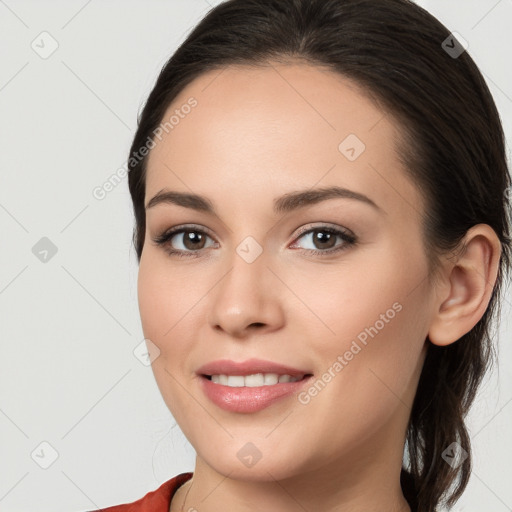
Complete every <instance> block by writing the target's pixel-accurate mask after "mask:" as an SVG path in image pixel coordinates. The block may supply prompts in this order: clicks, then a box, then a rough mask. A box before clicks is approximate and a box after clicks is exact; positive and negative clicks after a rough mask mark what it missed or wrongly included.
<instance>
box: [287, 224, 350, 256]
mask: <svg viewBox="0 0 512 512" xmlns="http://www.w3.org/2000/svg"><path fill="white" fill-rule="evenodd" d="M301 238H305V239H309V242H310V244H311V245H312V246H313V248H310V249H308V248H306V249H305V250H304V252H307V253H308V254H313V255H322V256H323V255H330V254H333V253H335V252H338V251H342V250H345V249H348V248H349V247H350V246H353V245H355V244H356V242H357V238H356V236H355V235H354V234H353V233H351V232H349V231H347V230H341V229H338V228H333V227H329V226H317V227H315V228H310V229H307V231H303V232H302V233H301V235H300V236H299V238H298V239H297V240H300V239H301ZM337 239H339V240H341V241H342V242H341V243H340V244H338V245H336V240H337ZM295 246H296V242H295V243H294V244H293V245H292V246H291V247H295Z"/></svg>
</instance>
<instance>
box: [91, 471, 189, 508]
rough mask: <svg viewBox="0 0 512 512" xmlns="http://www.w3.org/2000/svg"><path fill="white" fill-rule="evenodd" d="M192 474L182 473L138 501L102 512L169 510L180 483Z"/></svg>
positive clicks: (115, 506)
mask: <svg viewBox="0 0 512 512" xmlns="http://www.w3.org/2000/svg"><path fill="white" fill-rule="evenodd" d="M192 474H193V473H180V474H179V475H177V476H175V477H174V478H171V479H170V480H167V482H164V483H163V484H162V485H161V486H160V487H158V489H155V490H154V491H150V492H148V493H147V494H146V495H145V496H144V497H142V498H140V499H139V500H137V501H133V502H131V503H124V504H121V505H114V506H112V507H108V508H102V509H100V512H169V506H170V504H171V499H172V497H173V496H174V493H175V492H176V491H177V490H178V487H179V486H180V485H182V484H184V483H185V482H186V481H187V480H190V479H191V478H192Z"/></svg>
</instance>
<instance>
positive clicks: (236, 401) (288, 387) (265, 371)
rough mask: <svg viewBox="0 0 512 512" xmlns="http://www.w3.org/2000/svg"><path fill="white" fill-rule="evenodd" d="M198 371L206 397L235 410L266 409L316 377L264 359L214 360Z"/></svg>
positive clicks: (243, 411)
mask: <svg viewBox="0 0 512 512" xmlns="http://www.w3.org/2000/svg"><path fill="white" fill-rule="evenodd" d="M197 374H198V376H199V377H200V382H201V388H202V390H203V392H204V394H205V396H206V397H207V398H208V399H209V400H210V401H211V402H213V403H214V404H215V405H217V406H218V407H220V408H221V409H224V410H226V411H230V412H235V413H254V412H257V411H260V410H262V409H265V408H266V407H268V406H270V405H272V404H274V403H275V402H277V401H282V400H283V399H285V398H286V397H290V396H291V395H293V394H294V393H297V392H299V391H300V390H301V389H302V388H303V387H304V386H305V385H306V383H307V382H308V381H310V379H311V378H312V377H313V373H311V372H308V371H306V370H303V369H302V370H301V369H298V368H292V367H290V366H286V365H281V364H278V363H274V362H272V361H264V360H261V359H250V360H248V361H245V362H235V361H229V360H219V361H214V362H212V363H208V364H206V365H204V366H202V367H201V368H199V370H198V371H197ZM292 404H293V402H290V405H292Z"/></svg>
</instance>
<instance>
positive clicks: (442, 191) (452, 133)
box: [128, 0, 511, 512]
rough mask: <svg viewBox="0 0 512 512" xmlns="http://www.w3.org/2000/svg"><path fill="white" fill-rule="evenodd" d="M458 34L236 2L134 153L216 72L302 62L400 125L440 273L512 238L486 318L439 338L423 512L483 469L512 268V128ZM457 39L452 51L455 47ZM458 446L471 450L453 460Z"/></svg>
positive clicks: (420, 468)
mask: <svg viewBox="0 0 512 512" xmlns="http://www.w3.org/2000/svg"><path fill="white" fill-rule="evenodd" d="M449 37H450V31H449V30H448V29H447V28H446V27H445V26H444V25H442V24H441V23H440V22H439V21H438V20H437V19H435V18H434V17H433V16H432V15H430V14H429V13H428V12H427V11H425V10H424V9H422V8H420V7H419V6H417V5H416V4H414V3H412V2H410V1H409V0H228V1H226V2H224V3H221V4H220V5H218V6H217V7H215V8H213V9H212V10H211V11H210V12H209V13H208V14H207V15H206V16H205V17H204V19H203V20H202V21H201V22H200V23H199V24H198V25H197V26H196V27H195V28H194V29H193V30H192V32H191V33H190V34H189V35H188V37H187V38H186V40H185V41H184V42H183V43H182V44H181V45H180V47H179V48H178V50H177V51H176V52H175V53H174V55H172V57H171V58H170V59H169V60H168V62H167V63H166V64H165V66H164V67H163V69H162V71H161V72H160V75H159V77H158V79H157V82H156V84H155V86H154V88H153V90H152V91H151V93H150V95H149V97H148V100H147V102H146V104H145V105H144V108H143V110H142V112H141V114H140V115H139V119H138V129H137V132H136V134H135V137H134V139H133V144H132V146H131V149H130V157H132V156H133V155H135V154H138V150H139V149H140V148H141V147H143V146H144V145H145V143H146V140H147V139H148V137H150V138H151V137H152V136H154V133H153V132H154V131H155V130H156V129H157V127H158V126H159V124H160V123H161V122H162V120H163V117H164V114H165V112H166V110H167V109H168V107H169V106H170V104H171V102H172V101H173V99H174V98H175V97H176V96H177V94H178V93H179V92H180V91H182V90H183V89H184V88H185V87H186V86H187V84H189V83H190V82H192V81H193V80H194V79H195V78H197V77H199V76H200V75H201V74H203V73H204V72H206V71H209V70H214V69H218V70H221V69H222V68H223V67H226V66H230V65H249V66H258V65H265V64H267V63H268V62H271V61H283V62H287V61H289V60H291V59H295V60H302V61H304V62H307V63H309V64H313V65H319V66H327V67H328V68H330V69H332V70H333V71H335V72H337V73H340V74H341V75H343V76H345V77H347V78H349V79H352V80H353V81H354V82H356V83H357V84H359V85H360V86H361V87H362V90H363V91H366V92H368V94H369V95H371V96H372V97H373V98H375V99H376V100H377V101H378V103H379V104H380V105H381V106H382V108H383V110H384V111H385V112H387V113H388V114H389V115H390V116H393V117H394V118H395V119H397V121H398V123H399V126H400V127H401V129H402V131H403V133H404V137H403V140H402V141H401V144H400V148H399V150H398V154H399V155H400V158H401V159H402V161H403V162H404V164H405V167H406V169H407V173H408V174H409V176H410V177H411V178H412V179H413V180H414V183H416V184H417V186H418V188H419V189H420V190H422V192H423V194H424V197H425V199H426V202H427V208H426V212H425V215H424V219H423V228H424V241H425V247H426V249H427V254H428V258H429V263H430V264H431V266H430V269H431V271H432V273H431V275H430V276H429V277H433V276H435V273H436V270H437V269H438V263H439V256H440V255H441V254H449V253H451V252H452V251H456V250H459V249H460V248H461V247H460V243H461V240H462V238H463V237H464V235H465V234H466V232H467V231H468V229H469V228H471V227H472V226H474V225H476V224H479V223H484V224H488V225H490V226H491V227H492V228H493V229H494V231H495V232H496V234H497V236H498V237H499V239H500V241H501V244H502V249H503V251H502V256H501V260H500V266H499V272H498V277H497V282H496V284H495V287H494V290H493V293H492V297H491V300H490V303H489V306H488V308H487V310H486V312H485V314H484V315H483V317H482V319H481V320H480V321H479V322H478V323H477V324H476V325H475V327H474V328H473V329H472V330H471V331H470V332H469V333H467V334H466V335H464V336H463V337H462V338H460V339H459V340H457V341H456V342H455V343H452V344H450V345H448V346H446V347H439V346H435V345H433V344H432V343H429V346H428V352H427V357H426V360H425V363H424V367H423V370H422V374H421V377H420V381H419V385H418V389H417V393H416V397H415V401H414V404H413V408H412V411H411V416H410V420H409V425H408V430H407V439H406V441H407V442H406V450H405V455H407V457H406V458H407V461H406V463H405V466H406V467H404V469H403V471H402V486H403V490H404V495H405V496H406V498H407V499H408V501H409V503H410V504H411V506H412V507H413V510H416V509H417V510H418V511H420V512H432V511H434V510H436V508H437V507H438V506H439V505H440V504H441V503H446V504H447V505H448V506H451V505H453V504H454V503H455V502H456V501H457V499H458V498H459V497H460V495H461V494H462V492H463V491H464V489H465V487H466V485H467V483H468V480H469V477H470V473H471V447H470V439H469V436H468V432H467V429H466V427H465V424H464V418H465V416H466V414H467V412H468V410H469V407H470V406H471V404H472V402H473V400H474V397H475V394H476V391H477V389H478V387H479V384H480V382H481V380H482V377H483V375H484V374H485V372H486V370H487V369H488V367H489V366H490V363H491V362H492V359H493V356H494V355H495V354H494V352H493V343H492V339H493V336H494V333H493V332H492V331H491V327H492V325H493V319H494V315H497V314H498V313H501V308H500V306H501V303H500V300H499V299H500V294H501V291H502V287H503V286H504V279H505V276H507V275H508V272H509V270H510V263H511V253H510V251H511V246H510V241H511V240H510V222H511V219H510V202H509V194H508V193H507V191H510V175H509V172H508V167H507V161H506V155H505V147H504V146H505V144H504V134H503V129H502V126H501V122H500V118H499V115H498V112H497V110H496V106H495V104H494V101H493V99H492V96H491V94H490V92H489V89H488V87H487V85H486V84H485V81H484V79H483V77H482V75H481V73H480V72H479V70H478V68H477V66H476V65H475V63H474V61H473V60H472V59H471V57H470V55H469V54H468V52H467V51H463V52H462V53H461V54H460V55H458V56H456V55H454V54H453V53H452V54H450V51H449V49H450V48H455V50H457V49H460V50H462V48H460V47H459V45H458V44H457V42H456V41H454V40H453V39H448V41H449V43H448V47H447V46H446V43H445V45H443V41H445V40H447V38H449ZM443 46H444V47H443ZM146 162H147V158H146V157H145V158H142V159H136V158H130V159H129V165H128V168H129V171H130V172H129V188H130V193H131V197H132V201H133V208H134V214H135V222H136V225H135V229H134V234H133V242H134V246H135V249H136V253H137V257H138V260H139V261H140V257H141V254H142V250H143V246H144V237H145V229H146V226H145V223H146V217H145V209H144V196H145V181H146V180H145V177H146ZM452 442H458V443H459V444H460V445H461V446H462V447H463V449H465V450H466V452H467V453H468V457H467V458H466V459H465V460H464V462H463V463H462V464H461V465H460V466H458V467H452V466H451V465H449V464H447V463H446V462H445V460H444V459H443V458H442V453H443V450H445V449H446V448H447V447H448V446H449V445H450V444H451V443H452Z"/></svg>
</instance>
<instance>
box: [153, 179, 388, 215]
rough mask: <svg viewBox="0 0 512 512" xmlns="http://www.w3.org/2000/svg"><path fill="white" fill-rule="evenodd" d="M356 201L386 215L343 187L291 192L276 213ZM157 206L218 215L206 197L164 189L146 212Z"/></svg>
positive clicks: (277, 202) (276, 202) (280, 201)
mask: <svg viewBox="0 0 512 512" xmlns="http://www.w3.org/2000/svg"><path fill="white" fill-rule="evenodd" d="M335 198H336V199H355V200H357V201H360V202H362V203H364V204H367V205H369V206H371V207H372V208H374V209H376V210H378V211H380V212H382V213H384V211H383V210H382V208H381V207H380V206H378V205H377V204H376V203H375V202H374V201H372V200H371V199H370V198H369V197H367V196H365V195H364V194H361V193H359V192H354V191H353V190H349V189H346V188H342V187H336V186H334V187H324V188H317V189H307V190H298V191H295V192H289V193H287V194H284V195H283V196H281V197H278V198H276V199H274V212H275V213H276V214H281V213H288V212H291V211H294V210H298V209H300V208H305V207H307V206H311V205H314V204H317V203H320V202H322V201H326V200H327V199H335ZM157 204H175V205H178V206H182V207H184V208H190V209H193V210H198V211H201V212H206V213H211V214H214V215H217V212H216V211H215V207H214V205H213V204H212V202H211V201H210V200H209V199H208V198H207V197H204V196H201V195H198V194H191V193H188V192H176V191H173V190H166V189H162V190H161V191H160V192H158V193H157V194H156V195H155V196H154V197H152V198H151V199H150V200H149V202H148V204H147V205H146V210H149V209H150V208H153V207H154V206H156V205H157Z"/></svg>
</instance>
